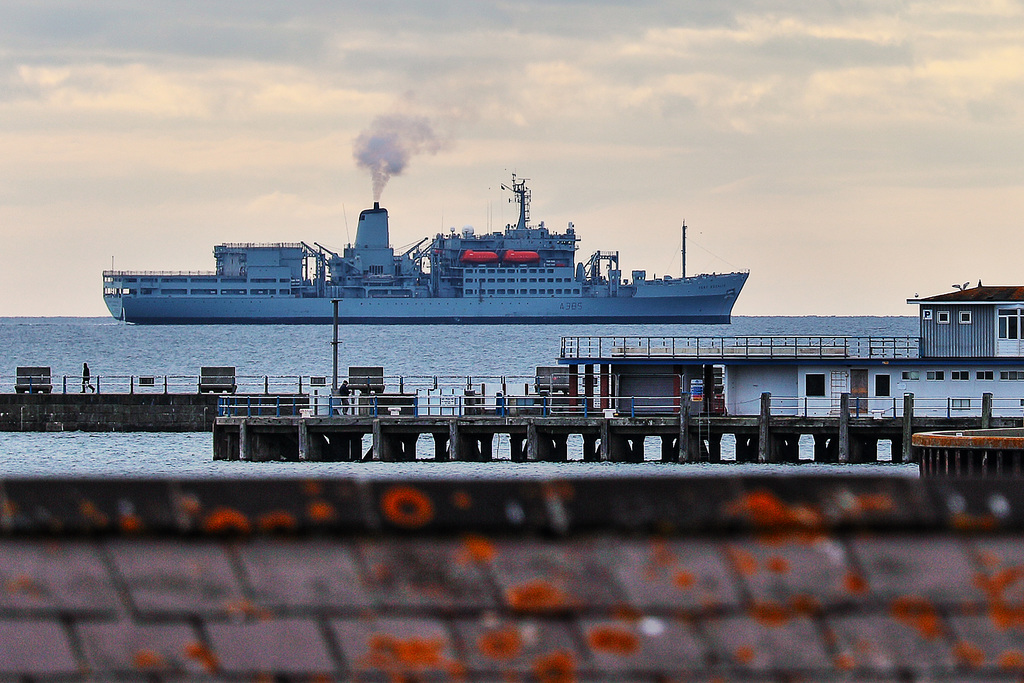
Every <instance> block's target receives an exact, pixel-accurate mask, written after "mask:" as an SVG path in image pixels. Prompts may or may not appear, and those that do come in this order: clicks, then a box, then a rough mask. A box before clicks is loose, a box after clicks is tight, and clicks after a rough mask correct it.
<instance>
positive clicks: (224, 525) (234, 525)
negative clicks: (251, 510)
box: [203, 507, 252, 534]
mask: <svg viewBox="0 0 1024 683" xmlns="http://www.w3.org/2000/svg"><path fill="white" fill-rule="evenodd" d="M203 531H205V532H207V533H211V534H224V533H231V532H235V533H240V534H247V533H249V532H250V531H252V525H251V524H250V523H249V519H248V518H247V517H246V516H245V515H243V514H242V513H241V512H239V511H238V510H233V509H231V508H227V507H219V508H215V509H214V510H213V511H212V512H210V514H208V515H207V516H206V519H204V520H203Z"/></svg>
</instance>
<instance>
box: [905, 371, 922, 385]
mask: <svg viewBox="0 0 1024 683" xmlns="http://www.w3.org/2000/svg"><path fill="white" fill-rule="evenodd" d="M919 379H921V373H920V372H919V371H918V370H904V371H903V380H904V381H911V382H913V381H915V380H919Z"/></svg>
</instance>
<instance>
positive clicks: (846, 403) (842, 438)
mask: <svg viewBox="0 0 1024 683" xmlns="http://www.w3.org/2000/svg"><path fill="white" fill-rule="evenodd" d="M839 462H841V463H843V464H845V463H848V462H850V395H849V394H840V395H839Z"/></svg>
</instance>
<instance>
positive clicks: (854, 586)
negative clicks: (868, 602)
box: [843, 571, 868, 595]
mask: <svg viewBox="0 0 1024 683" xmlns="http://www.w3.org/2000/svg"><path fill="white" fill-rule="evenodd" d="M843 588H845V589H846V591H847V592H848V593H853V594H854V595H861V594H863V593H867V592H868V582H867V581H866V580H865V579H864V577H863V576H861V575H860V574H858V573H857V572H854V571H848V572H846V575H845V576H843Z"/></svg>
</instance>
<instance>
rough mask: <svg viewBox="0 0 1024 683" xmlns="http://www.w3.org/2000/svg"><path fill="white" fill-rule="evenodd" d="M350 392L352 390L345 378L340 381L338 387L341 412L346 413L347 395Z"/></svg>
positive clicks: (347, 408) (347, 409)
mask: <svg viewBox="0 0 1024 683" xmlns="http://www.w3.org/2000/svg"><path fill="white" fill-rule="evenodd" d="M351 393H352V390H351V389H349V388H348V380H347V379H346V380H345V381H343V382H342V383H341V387H339V388H338V395H339V396H341V414H342V415H348V411H349V407H348V406H349V403H348V397H349V394H351Z"/></svg>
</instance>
